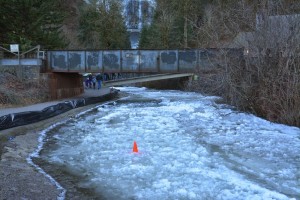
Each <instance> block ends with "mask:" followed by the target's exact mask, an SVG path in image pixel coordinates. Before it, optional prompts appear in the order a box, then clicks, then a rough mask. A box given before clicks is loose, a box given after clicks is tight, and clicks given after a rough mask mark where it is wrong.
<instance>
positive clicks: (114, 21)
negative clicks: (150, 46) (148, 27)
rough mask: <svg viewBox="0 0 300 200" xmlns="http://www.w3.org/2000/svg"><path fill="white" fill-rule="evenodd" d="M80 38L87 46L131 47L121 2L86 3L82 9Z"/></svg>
mask: <svg viewBox="0 0 300 200" xmlns="http://www.w3.org/2000/svg"><path fill="white" fill-rule="evenodd" d="M79 38H80V41H81V42H82V43H83V44H84V45H85V47H86V48H93V49H95V48H104V49H124V48H130V41H129V34H128V33H127V29H126V26H125V22H124V19H123V16H122V7H121V3H120V2H119V1H117V0H106V1H101V2H98V1H92V2H90V4H86V5H85V7H84V8H83V9H82V10H81V16H80V30H79Z"/></svg>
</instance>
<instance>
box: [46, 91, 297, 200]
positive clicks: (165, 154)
mask: <svg viewBox="0 0 300 200" xmlns="http://www.w3.org/2000/svg"><path fill="white" fill-rule="evenodd" d="M119 89H120V90H122V91H125V92H128V93H129V94H130V95H129V96H128V97H125V98H123V99H121V100H119V101H116V102H114V103H109V104H106V105H102V106H99V107H97V108H95V109H94V110H91V111H90V112H88V113H85V114H82V115H81V116H79V117H76V118H74V119H72V120H69V121H67V122H66V123H63V124H62V125H59V126H57V127H56V128H53V129H49V130H48V131H47V133H46V134H47V136H46V135H44V136H43V139H44V140H47V145H44V146H45V148H44V150H43V151H41V155H40V156H41V159H43V160H47V162H49V163H51V165H53V166H59V167H60V168H63V169H64V170H65V171H67V172H68V173H69V174H74V175H76V174H77V175H80V176H81V177H82V178H81V179H78V180H77V182H78V183H77V184H78V187H82V188H91V189H92V190H93V191H94V193H95V194H96V196H97V195H99V198H100V196H101V199H109V200H114V199H118V200H119V199H121V200H122V199H126V200H127V199H131V200H132V199H135V200H164V199H168V200H173V199H180V200H181V199H182V200H186V199H196V200H199V199H225V200H227V199H230V200H233V199H234V200H237V199H241V200H245V199H249V200H253V199H256V200H259V199H261V200H266V199H277V200H284V199H300V129H299V128H295V127H289V126H285V125H280V124H274V123H270V122H268V121H265V120H263V119H260V118H258V117H255V116H253V115H249V114H245V113H240V112H237V111H235V110H233V109H231V108H230V107H229V106H225V105H220V104H217V103H215V100H216V99H218V98H217V97H207V96H202V95H200V94H197V93H188V92H181V91H158V90H150V89H146V88H134V87H124V88H119ZM134 141H136V143H137V145H138V151H139V152H138V153H132V147H133V142H134ZM67 192H68V191H67Z"/></svg>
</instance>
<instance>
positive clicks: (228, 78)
mask: <svg viewBox="0 0 300 200" xmlns="http://www.w3.org/2000/svg"><path fill="white" fill-rule="evenodd" d="M270 2H271V1H265V2H260V3H261V4H248V3H247V2H246V1H240V2H239V3H237V4H236V5H235V6H232V7H227V8H226V9H224V7H222V5H221V4H217V5H210V6H208V7H207V10H206V17H207V18H206V21H205V23H204V24H203V25H202V26H200V27H198V30H199V32H198V33H199V35H200V36H201V37H199V46H204V47H218V48H222V47H231V48H244V58H243V59H242V60H237V59H234V57H232V55H230V54H228V53H224V52H222V51H219V52H220V53H219V54H220V55H219V58H218V59H219V63H222V64H221V65H219V66H221V67H216V66H215V71H214V73H207V74H206V76H203V73H204V72H203V71H202V72H201V71H200V73H202V74H201V75H202V76H203V77H204V78H203V77H202V78H201V79H199V80H201V81H202V83H201V82H200V83H197V84H198V86H199V85H201V84H203V81H206V82H211V83H213V84H212V85H211V88H210V91H208V88H206V91H208V92H213V93H216V92H217V94H218V95H222V96H223V97H224V99H226V100H227V102H229V103H231V104H233V105H235V106H237V107H239V108H240V109H243V110H248V111H251V112H253V113H256V114H257V115H259V116H263V117H265V118H267V119H268V120H272V121H276V122H280V123H286V124H290V125H296V126H300V112H299V110H300V78H299V77H300V65H299V64H300V57H299V56H300V54H299V53H300V24H299V23H300V15H297V14H289V13H293V12H289V10H284V8H283V7H281V8H280V9H279V6H280V4H276V9H277V10H280V13H285V15H274V16H271V15H270V13H274V7H272V6H271V4H270ZM285 8H286V7H285ZM224 51H225V50H224ZM206 85H208V84H206Z"/></svg>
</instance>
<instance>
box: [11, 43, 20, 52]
mask: <svg viewBox="0 0 300 200" xmlns="http://www.w3.org/2000/svg"><path fill="white" fill-rule="evenodd" d="M10 51H11V52H19V45H18V44H11V45H10Z"/></svg>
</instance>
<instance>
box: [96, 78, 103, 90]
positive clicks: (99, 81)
mask: <svg viewBox="0 0 300 200" xmlns="http://www.w3.org/2000/svg"><path fill="white" fill-rule="evenodd" d="M102 79H103V78H102V75H101V74H97V76H96V80H97V83H98V90H100V89H101V81H102Z"/></svg>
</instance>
